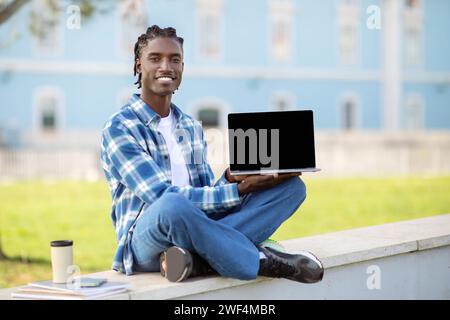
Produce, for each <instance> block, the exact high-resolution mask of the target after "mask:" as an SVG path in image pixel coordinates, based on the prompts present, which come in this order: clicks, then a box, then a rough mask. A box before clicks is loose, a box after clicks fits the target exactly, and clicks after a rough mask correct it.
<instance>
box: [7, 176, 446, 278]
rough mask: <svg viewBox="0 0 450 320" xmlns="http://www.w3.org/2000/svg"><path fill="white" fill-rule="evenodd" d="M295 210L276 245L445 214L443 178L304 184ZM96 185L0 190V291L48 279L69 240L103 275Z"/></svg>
mask: <svg viewBox="0 0 450 320" xmlns="http://www.w3.org/2000/svg"><path fill="white" fill-rule="evenodd" d="M303 179H304V181H305V182H306V185H307V187H308V196H307V199H306V201H305V203H304V204H303V206H302V207H301V208H300V209H299V211H298V212H297V213H296V214H295V215H294V216H293V217H292V218H291V219H289V220H288V221H287V222H286V223H285V224H284V225H283V226H282V227H281V228H280V229H279V230H278V231H277V232H276V233H275V235H274V236H273V238H274V239H277V240H285V239H290V238H296V237H303V236H308V235H313V234H318V233H325V232H332V231H337V230H343V229H349V228H355V227H362V226H368V225H375V224H382V223H387V222H393V221H400V220H407V219H415V218H420V217H425V216H431V215H437V214H444V213H450V197H449V195H450V177H434V178H423V177H416V178H388V179H387V178H358V179H356V178H354V179H308V177H307V176H306V177H304V178H303ZM110 202H111V199H110V195H109V190H108V187H107V185H106V183H104V182H95V183H89V182H58V183H44V182H22V183H14V184H10V185H0V233H1V240H2V242H3V248H4V251H5V253H6V254H7V256H8V257H11V258H12V259H11V260H7V261H0V287H9V286H16V285H20V284H24V283H26V282H29V281H34V280H45V279H50V278H51V267H50V262H49V259H50V245H49V243H50V241H51V240H56V239H72V240H74V262H75V264H77V265H78V266H80V268H81V272H82V273H88V272H93V271H97V270H105V269H109V268H110V265H111V261H112V257H113V254H114V251H115V247H116V245H115V233H114V229H113V226H112V223H111V220H110V217H109V208H110Z"/></svg>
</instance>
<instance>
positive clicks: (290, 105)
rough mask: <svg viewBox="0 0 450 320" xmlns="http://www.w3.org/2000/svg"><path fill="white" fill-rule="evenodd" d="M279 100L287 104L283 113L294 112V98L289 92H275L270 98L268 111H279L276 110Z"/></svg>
mask: <svg viewBox="0 0 450 320" xmlns="http://www.w3.org/2000/svg"><path fill="white" fill-rule="evenodd" d="M280 100H284V101H286V102H287V103H286V104H287V107H286V109H284V111H291V110H296V96H295V94H294V93H292V92H289V91H277V92H275V93H273V94H272V96H271V98H270V110H272V111H281V110H279V109H278V102H279V101H280Z"/></svg>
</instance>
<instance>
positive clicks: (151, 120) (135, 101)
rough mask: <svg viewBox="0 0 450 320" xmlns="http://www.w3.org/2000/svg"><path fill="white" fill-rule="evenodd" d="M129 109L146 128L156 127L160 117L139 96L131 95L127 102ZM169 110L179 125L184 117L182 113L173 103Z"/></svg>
mask: <svg viewBox="0 0 450 320" xmlns="http://www.w3.org/2000/svg"><path fill="white" fill-rule="evenodd" d="M128 104H129V105H130V107H131V109H133V111H134V112H135V113H136V114H137V116H138V117H139V119H140V120H141V121H142V122H143V123H144V124H145V125H146V126H148V127H152V126H155V127H156V126H157V125H158V123H159V119H161V117H160V116H159V115H158V114H157V113H156V112H155V111H154V110H153V109H152V108H151V107H150V106H149V105H148V104H146V103H145V102H144V100H142V99H141V95H140V94H137V93H135V94H133V95H132V96H131V98H130V100H129V101H128ZM170 108H171V110H172V112H173V115H174V118H175V120H176V122H177V123H180V122H181V120H182V119H183V117H184V114H183V112H182V111H181V110H180V109H179V108H178V107H177V106H176V105H175V104H173V103H171V105H170Z"/></svg>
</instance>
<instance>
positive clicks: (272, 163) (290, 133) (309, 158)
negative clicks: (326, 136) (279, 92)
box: [228, 110, 316, 171]
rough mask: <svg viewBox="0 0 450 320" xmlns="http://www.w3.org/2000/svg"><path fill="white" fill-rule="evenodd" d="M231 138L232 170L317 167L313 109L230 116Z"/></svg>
mask: <svg viewBox="0 0 450 320" xmlns="http://www.w3.org/2000/svg"><path fill="white" fill-rule="evenodd" d="M228 139H229V140H228V142H229V155H230V169H231V171H252V170H261V169H262V170H265V169H280V170H284V169H298V168H314V167H315V166H316V161H315V152H314V124H313V112H312V111H311V110H304V111H281V112H257V113H231V114H229V115H228ZM243 153H244V154H243ZM277 155H278V156H277Z"/></svg>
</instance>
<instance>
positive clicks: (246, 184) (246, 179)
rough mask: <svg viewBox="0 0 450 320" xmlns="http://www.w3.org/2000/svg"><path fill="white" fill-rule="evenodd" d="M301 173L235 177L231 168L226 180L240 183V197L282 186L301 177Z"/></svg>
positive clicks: (227, 172) (226, 174)
mask: <svg viewBox="0 0 450 320" xmlns="http://www.w3.org/2000/svg"><path fill="white" fill-rule="evenodd" d="M301 175H302V173H301V172H293V173H279V174H277V173H274V174H251V175H238V176H233V175H232V174H231V173H230V168H228V169H227V171H226V173H225V178H226V179H227V180H228V181H229V182H231V183H234V182H237V183H238V192H239V195H243V194H247V193H250V192H254V191H258V190H263V189H267V188H271V187H273V186H276V185H277V184H280V183H281V182H283V181H285V180H287V179H289V178H292V177H298V176H301Z"/></svg>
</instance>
